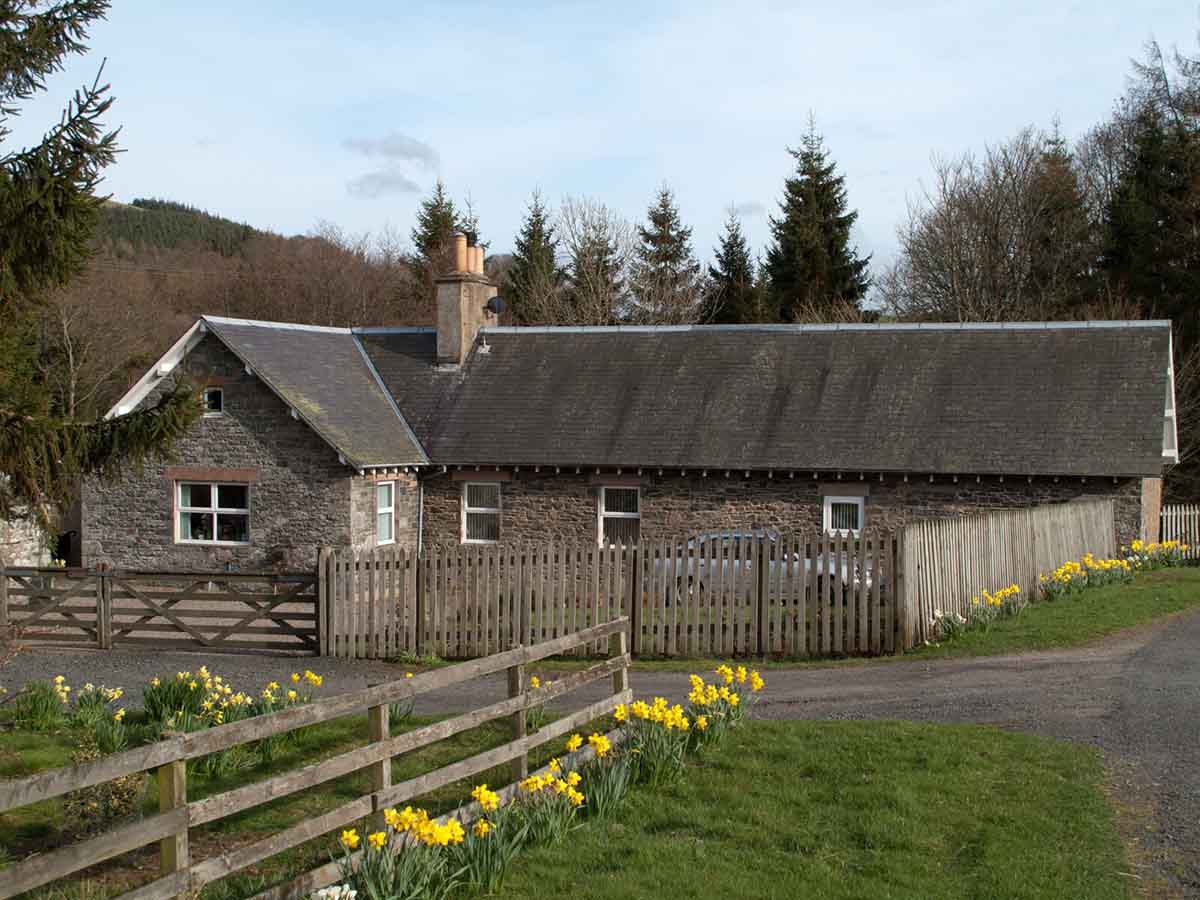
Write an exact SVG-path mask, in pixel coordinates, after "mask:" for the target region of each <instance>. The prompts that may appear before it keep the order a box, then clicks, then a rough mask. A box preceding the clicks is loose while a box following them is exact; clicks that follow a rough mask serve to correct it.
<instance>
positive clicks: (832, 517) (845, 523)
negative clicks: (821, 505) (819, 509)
mask: <svg viewBox="0 0 1200 900" xmlns="http://www.w3.org/2000/svg"><path fill="white" fill-rule="evenodd" d="M829 527H830V528H832V529H833V530H834V531H857V530H858V529H859V522H858V504H857V503H830V504H829Z"/></svg>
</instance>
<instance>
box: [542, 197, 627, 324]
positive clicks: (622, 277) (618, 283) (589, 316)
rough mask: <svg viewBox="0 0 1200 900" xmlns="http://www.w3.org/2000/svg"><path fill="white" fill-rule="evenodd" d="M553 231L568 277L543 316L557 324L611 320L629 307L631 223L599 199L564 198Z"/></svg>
mask: <svg viewBox="0 0 1200 900" xmlns="http://www.w3.org/2000/svg"><path fill="white" fill-rule="evenodd" d="M557 228H558V233H559V235H560V239H561V243H560V245H559V246H560V250H561V252H562V253H563V255H564V263H565V268H566V270H567V273H568V276H569V284H568V286H567V287H566V288H565V289H564V290H562V291H560V292H558V294H557V296H556V297H555V298H554V301H553V302H554V303H555V305H556V306H557V307H558V308H557V309H556V310H547V312H548V313H550V315H548V316H547V318H548V319H550V320H551V321H554V322H556V323H559V324H572V325H612V324H615V323H617V322H620V321H622V320H623V319H625V317H626V314H627V312H628V308H629V276H630V265H631V263H632V261H633V255H634V248H635V246H636V238H635V233H634V229H633V227H632V226H631V225H630V224H629V222H628V221H626V220H625V219H623V218H622V217H621V216H620V215H618V214H617V213H616V212H614V211H613V210H611V209H609V208H608V207H607V206H605V205H604V204H603V203H600V202H599V201H597V200H593V199H591V198H587V197H568V198H567V199H566V200H564V201H563V204H562V207H561V209H560V210H559V214H558V222H557Z"/></svg>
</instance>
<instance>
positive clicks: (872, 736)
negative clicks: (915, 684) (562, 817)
mask: <svg viewBox="0 0 1200 900" xmlns="http://www.w3.org/2000/svg"><path fill="white" fill-rule="evenodd" d="M1102 781H1103V768H1102V765H1101V761H1100V755H1099V753H1098V752H1097V751H1094V750H1092V749H1087V748H1082V747H1078V746H1074V745H1070V744H1065V743H1060V742H1056V741H1049V740H1045V739H1041V738H1035V737H1031V736H1027V735H1020V734H1012V733H1008V732H1003V731H1000V730H998V729H994V728H980V727H974V726H933V725H918V724H913V723H904V722H754V723H750V724H748V725H747V726H746V727H744V728H743V729H741V730H739V731H736V732H733V733H732V734H731V735H730V736H729V738H728V739H727V740H726V742H725V744H724V745H723V746H721V747H720V748H719V749H718V750H717V751H716V752H715V753H713V754H712V755H711V756H709V757H708V758H706V759H704V760H703V761H701V762H698V763H693V764H692V765H690V767H689V770H688V772H687V775H686V777H685V779H684V780H683V781H682V782H680V783H679V784H677V785H675V786H673V787H669V788H665V789H662V790H659V791H656V792H649V791H645V790H644V789H643V790H640V791H638V792H636V793H635V794H634V796H633V797H632V799H631V800H630V802H629V804H628V805H627V806H626V808H625V809H624V811H623V812H622V813H621V814H620V815H619V817H618V820H617V821H614V822H612V823H609V824H598V823H587V824H586V825H585V826H583V827H582V828H580V829H579V830H578V831H577V832H575V833H574V834H573V835H572V837H571V838H570V839H569V840H568V841H567V842H565V844H563V845H562V846H560V847H556V848H540V849H537V850H533V851H530V852H528V853H527V854H525V855H523V856H521V857H519V858H518V860H517V862H516V863H515V865H514V869H513V872H512V874H511V875H510V876H509V878H508V880H507V882H506V886H505V891H504V896H505V897H538V898H546V900H553V898H567V897H570V898H572V900H586V898H604V900H624V898H642V897H657V896H669V897H671V898H673V900H682V898H693V897H694V898H701V897H729V898H734V897H736V898H763V900H766V898H779V900H790V898H794V897H807V898H862V897H878V898H901V897H904V898H908V897H911V898H941V897H944V898H961V897H972V898H1035V897H1045V898H1061V897H1087V898H1089V900H1104V898H1123V897H1126V896H1127V895H1126V887H1125V884H1124V879H1123V877H1122V876H1121V875H1120V871H1121V869H1122V866H1123V863H1124V859H1125V855H1124V849H1123V847H1122V845H1121V842H1120V839H1119V838H1118V836H1117V832H1116V830H1115V826H1114V816H1113V812H1112V809H1111V808H1110V807H1109V805H1108V803H1107V801H1106V800H1105V798H1104V796H1103V794H1102V793H1101V790H1100V786H1101V784H1102Z"/></svg>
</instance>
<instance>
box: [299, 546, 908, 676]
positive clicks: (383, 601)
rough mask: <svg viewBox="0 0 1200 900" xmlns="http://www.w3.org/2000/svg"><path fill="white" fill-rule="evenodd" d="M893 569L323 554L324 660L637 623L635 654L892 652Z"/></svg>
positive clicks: (537, 551) (877, 549)
mask: <svg viewBox="0 0 1200 900" xmlns="http://www.w3.org/2000/svg"><path fill="white" fill-rule="evenodd" d="M899 559H900V557H899V548H898V544H897V540H896V536H895V535H892V534H872V533H870V532H867V533H864V534H863V535H861V536H860V537H858V538H852V537H850V536H848V535H844V536H840V537H838V536H831V535H824V536H817V537H802V536H797V535H777V534H771V535H770V536H766V535H763V534H759V535H756V536H751V535H746V536H741V535H733V536H730V537H729V538H728V539H721V540H712V539H711V538H707V539H706V538H701V537H699V536H696V535H693V536H691V537H680V538H678V539H675V540H666V541H656V542H641V543H638V544H636V545H629V546H619V545H607V546H602V547H599V546H596V545H595V544H590V543H589V544H571V543H562V544H537V545H471V544H464V545H461V546H451V547H427V548H425V549H424V550H423V551H422V552H421V554H420V555H417V554H415V553H412V552H410V551H407V550H405V549H404V548H399V547H387V548H382V549H376V550H371V551H357V552H356V551H354V550H325V551H322V553H321V556H320V563H319V571H318V581H319V582H320V585H321V588H320V596H321V601H320V604H319V610H318V616H319V617H320V619H321V623H322V627H321V629H320V632H321V652H322V653H323V654H327V655H330V656H341V657H351V658H371V657H388V656H394V655H398V654H401V653H415V654H424V653H433V654H436V655H438V656H440V657H443V658H455V657H471V656H483V655H486V654H488V653H491V652H494V651H496V650H505V649H509V648H512V647H515V646H518V645H522V644H525V645H527V644H533V643H537V642H539V641H544V640H549V639H552V638H555V637H558V636H560V635H563V634H568V633H571V632H572V631H575V630H577V629H579V628H585V627H589V626H591V625H595V624H600V623H604V622H607V621H611V620H613V619H615V618H617V617H619V616H627V617H628V618H629V619H630V622H631V632H630V645H631V650H632V651H633V653H635V654H636V655H641V656H681V655H693V656H695V655H769V654H775V655H787V656H828V655H839V654H847V655H853V654H862V655H865V654H879V653H895V652H900V651H901V650H903V649H904V647H903V642H902V641H900V640H898V639H897V635H901V634H903V633H905V629H906V624H905V622H904V621H903V620H904V611H903V610H902V609H900V608H898V607H897V605H896V604H895V603H893V602H892V597H893V596H895V595H896V587H897V585H898V584H899V582H900V581H901V579H902V573H901V571H900V569H899V567H898V564H899ZM602 649H603V648H599V647H590V648H589V647H586V646H581V647H580V648H579V652H580V653H589V652H597V651H598V650H602Z"/></svg>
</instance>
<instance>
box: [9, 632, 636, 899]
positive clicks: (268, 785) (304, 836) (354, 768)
mask: <svg viewBox="0 0 1200 900" xmlns="http://www.w3.org/2000/svg"><path fill="white" fill-rule="evenodd" d="M628 627H629V620H628V619H626V618H617V619H614V620H613V621H611V622H606V623H603V624H600V625H594V626H592V627H590V628H584V629H582V630H579V631H576V632H572V633H569V634H564V635H562V636H560V637H557V638H554V639H552V640H548V641H544V642H542V643H539V644H535V645H532V646H527V647H516V648H513V649H511V650H506V651H503V652H500V653H495V654H492V655H490V656H487V657H483V658H480V659H475V660H471V661H468V662H463V663H460V664H458V665H455V666H450V667H447V668H444V669H437V670H433V671H430V672H424V673H421V674H419V675H415V676H414V677H412V678H410V679H402V680H399V681H393V682H389V683H387V684H382V685H378V686H376V687H371V688H367V689H366V690H361V691H355V692H353V693H348V694H341V695H339V696H335V697H331V698H329V699H326V700H319V701H317V702H314V703H311V704H308V705H305V706H296V707H292V708H290V709H286V710H281V711H279V712H275V713H270V714H267V715H263V716H257V717H255V718H251V719H243V720H241V721H239V722H234V723H231V724H228V725H221V726H217V727H214V728H209V729H207V730H204V731H198V732H192V733H189V734H184V735H179V736H174V737H169V738H167V739H166V740H162V741H159V742H157V743H154V744H150V745H148V746H144V747H138V748H135V749H131V750H125V751H123V752H120V753H115V754H112V755H111V756H106V757H102V758H100V759H98V760H95V761H92V762H86V763H82V764H79V765H76V766H71V767H66V768H61V769H53V770H50V771H46V772H39V773H37V774H34V775H31V776H27V777H24V778H20V779H7V780H0V814H3V813H6V812H8V811H10V810H13V809H16V808H19V807H22V806H27V805H29V804H31V803H37V802H40V801H43V800H49V799H51V798H54V797H61V796H63V795H64V794H67V793H69V792H71V791H76V790H81V789H83V788H88V787H92V786H94V785H98V784H102V783H104V782H107V781H111V780H113V779H115V778H120V777H122V776H126V775H132V774H135V773H140V772H145V771H148V770H151V769H153V770H155V771H156V774H157V778H158V787H159V801H160V811H159V812H158V813H156V814H154V815H150V816H147V817H146V818H144V819H142V820H140V821H136V822H133V823H131V824H128V825H122V826H119V827H117V828H114V829H112V830H111V831H108V832H106V833H104V834H101V835H98V836H96V837H93V838H90V839H88V840H84V841H82V842H79V843H76V844H72V845H70V846H68V847H64V848H62V849H58V850H53V851H49V852H47V853H39V854H37V855H35V856H32V857H29V858H28V859H24V860H21V861H19V862H15V863H12V864H10V865H9V866H8V867H7V868H5V869H4V877H3V878H0V900H6V898H9V897H14V896H16V895H18V894H21V893H24V892H25V891H29V890H33V889H35V888H38V887H40V886H42V885H46V884H49V883H51V882H53V881H56V880H58V879H62V878H66V877H68V876H70V875H72V874H74V873H77V872H80V871H81V870H83V869H86V868H88V867H89V866H93V865H96V864H98V863H101V862H103V861H105V860H108V859H111V858H113V857H115V856H119V855H121V854H123V853H128V852H130V851H132V850H135V849H137V848H139V847H144V846H146V845H148V844H152V843H155V842H157V843H158V845H159V862H160V867H159V868H160V871H159V877H158V878H156V879H155V880H153V881H150V882H149V883H147V884H143V885H141V886H140V887H137V888H135V889H134V890H132V891H129V892H127V893H125V894H122V895H120V896H121V897H122V898H124V900H163V898H170V897H183V896H195V892H196V891H198V890H200V889H201V888H202V887H203V886H204V885H206V884H210V883H212V882H214V881H217V880H219V879H221V878H224V877H226V876H228V875H232V874H234V873H236V872H239V871H243V870H245V869H246V868H248V867H250V866H253V865H255V864H257V863H259V862H262V861H263V860H266V859H269V858H270V857H273V856H275V855H276V854H279V853H282V852H284V851H286V850H290V849H292V848H294V847H298V846H300V845H301V844H304V843H306V842H308V841H311V840H314V839H317V838H321V837H322V836H324V835H328V834H330V833H331V832H334V831H336V830H337V829H339V828H344V827H348V826H351V825H353V824H355V823H357V822H359V820H361V819H364V818H367V817H375V816H379V815H380V814H381V813H382V811H383V810H384V809H385V808H387V807H391V806H396V805H402V804H404V803H408V802H410V801H412V800H414V799H416V798H418V797H420V796H423V795H425V794H428V793H430V792H431V791H434V790H437V789H438V788H441V787H445V786H447V785H450V784H453V783H455V782H458V781H461V780H463V779H467V778H471V777H472V776H476V775H478V774H480V773H482V772H485V771H487V770H489V769H491V768H493V767H495V766H498V765H502V764H504V763H511V765H512V768H511V772H512V778H513V780H514V781H517V780H520V779H521V778H523V777H525V775H526V774H527V772H528V765H529V751H530V750H532V749H533V748H535V747H538V746H540V745H542V744H545V743H547V742H548V741H552V740H556V739H559V738H561V737H562V736H563V735H566V734H568V733H570V732H571V731H574V730H577V729H579V728H581V727H582V726H584V725H585V724H587V723H588V722H590V721H592V720H593V719H596V718H598V717H600V716H604V715H606V714H608V713H610V712H611V711H612V710H613V709H615V708H616V706H617V704H619V703H629V702H630V701H631V699H632V692H631V691H630V689H629V676H628V667H629V653H628V643H627V641H628V638H627V635H628ZM596 642H603V643H604V644H605V645H606V646H607V647H608V649H609V658H608V659H606V660H604V661H601V662H598V663H596V664H595V665H592V666H590V667H589V668H587V669H585V670H583V671H580V672H574V673H571V674H567V675H563V676H560V677H558V678H556V679H555V680H554V681H553V682H552V683H549V684H546V685H544V686H542V687H540V688H538V689H536V690H535V689H532V688H530V687H528V679H527V678H526V677H525V667H526V666H528V665H530V664H531V663H535V662H537V661H538V660H542V659H545V658H546V657H549V656H554V655H557V654H561V653H564V652H567V651H569V650H571V649H573V648H574V647H576V646H579V645H589V644H594V643H596ZM499 672H506V673H507V678H508V697H507V698H506V699H504V700H500V701H498V702H495V703H490V704H488V705H486V706H482V707H480V708H478V709H475V710H473V711H471V712H467V713H463V714H461V715H457V716H453V717H451V718H448V719H443V720H442V721H439V722H436V723H434V724H431V725H426V726H423V727H420V728H416V729H414V730H412V731H408V732H404V733H402V734H397V735H391V734H389V731H388V705H389V704H391V703H397V702H406V701H408V700H410V699H411V698H413V697H416V696H419V695H421V694H425V693H428V692H430V691H434V690H437V689H439V688H444V687H448V686H450V685H454V684H461V683H463V682H466V681H470V680H472V679H475V678H479V677H481V676H485V675H491V674H495V673H499ZM605 678H610V679H611V685H612V690H611V693H610V694H609V695H607V696H606V697H605V698H604V699H602V700H599V701H597V702H594V703H590V704H587V705H585V706H583V707H582V708H580V709H578V710H576V711H574V712H572V713H570V714H568V715H565V716H563V717H562V718H559V719H556V720H554V721H553V722H551V723H549V724H547V725H545V726H543V727H542V728H540V729H538V730H537V731H536V732H534V733H532V734H526V732H525V724H526V716H525V713H526V710H528V709H529V708H531V707H534V706H540V705H542V704H544V703H546V702H547V701H548V700H552V699H554V698H556V697H560V696H562V695H564V694H567V693H569V692H571V691H574V690H576V689H577V688H580V687H582V686H584V685H587V684H591V683H592V682H596V681H600V680H602V679H605ZM364 711H365V712H366V714H367V716H366V725H367V729H366V734H365V735H364V737H365V738H366V743H365V744H364V745H363V746H361V747H358V748H355V749H353V750H348V751H345V752H342V753H339V754H337V755H335V756H331V757H329V758H327V759H323V760H321V761H319V762H316V763H313V764H311V765H308V766H304V767H303V768H300V769H295V770H292V771H289V772H285V773H282V774H278V775H273V776H271V777H269V778H266V779H263V780H261V781H257V782H255V783H253V784H249V785H245V786H243V787H239V788H235V789H233V790H229V791H225V792H223V793H220V794H215V795H213V796H209V797H203V798H199V799H192V800H189V799H188V796H187V775H186V772H187V769H186V762H187V761H188V760H192V759H196V758H198V757H201V756H204V755H206V754H209V753H214V752H218V751H222V750H228V749H229V748H231V747H235V746H238V745H242V744H248V743H251V742H254V741H258V740H261V739H263V738H267V737H270V736H273V735H280V734H284V733H287V732H291V731H295V730H297V729H299V728H304V727H307V726H310V725H316V724H319V723H322V722H329V721H332V720H334V719H339V718H342V717H345V716H349V715H356V714H362V713H363V712H364ZM505 718H507V719H509V720H510V722H511V728H512V740H510V741H508V742H507V743H505V744H503V745H501V746H499V747H496V748H493V749H490V750H486V751H484V752H481V753H477V754H475V755H474V756H471V757H468V758H467V759H463V760H460V761H458V762H455V763H452V764H450V765H447V766H443V767H442V768H439V769H436V770H434V771H431V772H428V773H426V774H423V775H420V776H418V777H415V778H411V779H409V780H407V781H403V782H400V783H397V784H393V783H392V780H391V771H392V770H391V761H392V758H393V757H396V756H399V755H401V754H404V753H408V752H411V751H414V750H417V749H419V748H422V747H426V746H428V745H430V744H433V743H435V742H437V741H440V740H444V739H446V738H449V737H452V736H453V735H456V734H460V733H462V732H464V731H468V730H470V729H472V728H476V727H478V726H479V725H482V724H484V723H486V722H490V721H494V720H498V719H505ZM359 771H365V772H367V773H368V774H369V776H370V792H369V793H367V794H364V795H362V796H359V797H357V798H355V799H354V800H351V801H348V802H346V803H342V804H341V805H340V806H338V807H337V808H335V809H332V810H330V811H328V812H325V813H322V814H320V815H317V816H313V817H310V818H307V819H305V820H303V821H302V822H300V823H299V824H297V825H294V826H292V827H290V828H287V829H285V830H283V831H280V832H278V833H277V834H274V835H271V836H270V837H267V838H264V839H260V840H257V841H255V842H254V843H251V844H248V845H245V846H240V847H237V848H236V849H233V850H229V851H227V852H225V853H222V854H220V855H218V856H212V857H209V858H207V859H201V860H194V859H192V856H191V853H190V851H189V846H190V845H189V840H188V838H189V832H190V829H192V828H194V827H197V826H201V825H205V824H208V823H211V822H216V821H218V820H220V819H224V818H226V817H228V816H232V815H235V814H236V813H239V812H242V811H244V810H247V809H251V808H253V807H255V806H259V805H261V804H264V803H268V802H271V801H274V800H275V799H277V798H279V797H283V796H287V795H290V794H294V793H297V792H300V791H304V790H307V789H308V788H310V787H312V786H314V785H317V784H321V783H324V782H328V781H332V780H334V779H338V778H341V777H343V776H346V775H349V774H352V773H354V772H359ZM337 877H338V873H337V869H336V866H328V865H327V866H323V867H321V868H320V869H318V870H315V872H311V873H308V874H307V875H305V876H302V877H301V878H299V879H296V880H295V881H294V882H292V883H290V884H288V885H283V886H280V887H279V888H276V889H272V890H270V891H268V892H266V893H265V894H264V895H260V897H272V898H283V897H298V896H305V895H307V894H308V893H310V892H311V891H313V890H315V889H317V888H320V887H323V886H325V885H327V884H331V883H333V882H334V881H336V880H337Z"/></svg>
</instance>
